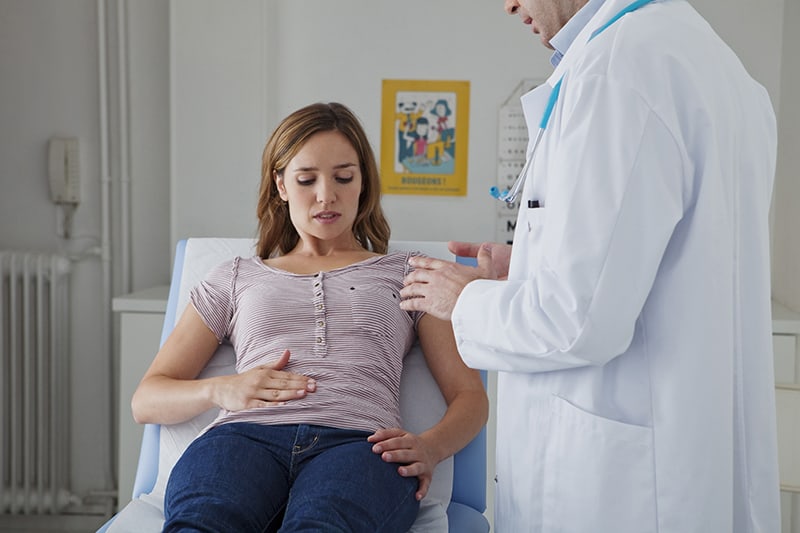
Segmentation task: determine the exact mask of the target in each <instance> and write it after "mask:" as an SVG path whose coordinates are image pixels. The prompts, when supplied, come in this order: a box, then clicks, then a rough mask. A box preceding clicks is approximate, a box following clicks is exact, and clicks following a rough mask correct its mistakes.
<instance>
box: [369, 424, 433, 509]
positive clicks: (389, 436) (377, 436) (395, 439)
mask: <svg viewBox="0 0 800 533" xmlns="http://www.w3.org/2000/svg"><path fill="white" fill-rule="evenodd" d="M367 441H368V442H371V443H373V446H372V451H373V452H374V453H377V454H380V456H381V459H383V460H384V461H385V462H387V463H400V466H399V467H397V473H398V474H400V475H401V476H403V477H412V476H416V477H417V479H419V486H418V488H417V492H416V495H415V497H416V498H417V501H419V500H421V499H422V498H424V497H425V495H426V494H427V493H428V489H429V488H430V486H431V480H432V479H433V469H434V468H436V465H437V464H439V459H437V458H436V457H435V453H434V451H433V449H432V448H431V447H430V446H429V445H428V444H427V442H426V441H425V439H424V438H422V437H420V436H419V435H416V434H414V433H410V432H408V431H406V430H404V429H401V428H389V429H379V430H378V431H376V432H375V433H373V434H372V435H370V436H369V437H367Z"/></svg>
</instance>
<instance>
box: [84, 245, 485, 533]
mask: <svg viewBox="0 0 800 533" xmlns="http://www.w3.org/2000/svg"><path fill="white" fill-rule="evenodd" d="M389 247H390V250H411V251H419V252H422V253H425V254H427V255H430V256H432V257H438V258H443V259H450V260H452V259H454V257H453V255H452V254H451V253H450V252H449V251H448V250H447V244H446V243H444V242H425V241H420V242H412V241H393V242H391V243H390V245H389ZM254 253H255V241H254V240H253V239H243V238H240V239H236V238H190V239H186V240H182V241H180V242H179V243H178V245H177V248H176V252H175V260H174V266H173V273H172V281H171V284H170V290H169V299H168V300H167V310H166V315H165V318H164V326H163V330H162V334H161V343H162V344H163V343H164V341H165V340H166V338H167V336H168V335H169V333H170V332H171V331H172V328H173V327H174V325H175V323H176V322H177V319H178V318H179V317H180V314H181V313H182V311H183V309H185V307H186V305H187V303H188V301H189V290H190V289H191V288H192V287H193V286H194V285H195V284H197V283H198V282H199V281H200V280H201V279H202V278H203V277H204V276H205V274H206V273H207V272H208V271H209V270H210V269H211V268H213V267H214V266H216V265H218V264H220V263H221V262H223V261H225V260H226V259H231V258H233V257H235V256H237V255H239V256H242V257H249V256H252V255H254ZM457 260H458V261H460V262H463V263H469V262H471V261H473V260H471V259H468V258H457ZM473 264H474V263H473ZM142 355H143V356H148V355H150V354H142ZM234 358H235V355H234V353H233V349H232V347H231V346H230V345H229V344H227V343H224V344H222V345H220V347H219V348H218V349H217V351H216V353H215V354H214V355H213V357H212V358H211V360H210V361H209V363H208V365H207V366H206V368H205V369H204V370H203V371H202V372H201V374H200V376H201V377H206V376H215V375H221V374H230V373H232V372H233V362H234ZM483 379H484V385H485V383H486V374H485V373H483ZM400 391H401V394H400V396H401V397H400V408H401V415H402V417H403V425H404V427H405V428H406V429H408V430H410V431H413V432H417V433H418V432H421V431H424V430H425V429H427V428H428V427H430V426H432V425H433V424H435V423H436V422H437V421H438V420H439V419H440V418H441V416H442V415H443V414H444V411H445V409H446V404H445V402H444V399H443V398H442V395H441V393H440V392H439V389H438V387H437V385H436V382H435V381H434V379H433V377H432V376H431V374H430V372H429V370H428V367H427V364H426V363H425V359H424V355H423V354H422V351H421V349H420V348H419V344H418V343H416V344H415V345H414V347H412V349H411V351H410V352H409V353H408V355H407V356H406V358H405V362H404V365H403V374H402V378H401V385H400ZM215 415H216V410H215V409H212V410H210V411H207V412H206V413H203V414H201V415H198V416H197V417H195V418H193V419H191V420H189V421H187V422H183V423H181V424H175V425H156V424H146V425H145V428H144V436H143V438H142V447H141V450H140V455H139V463H138V465H137V470H136V477H135V480H134V487H133V496H132V500H131V501H130V502H129V503H128V504H127V505H126V506H125V507H124V508H123V509H122V510H120V512H119V513H117V514H116V515H115V516H113V517H112V518H111V519H110V520H108V521H107V522H106V523H105V524H104V525H103V526H102V527H101V528H100V529H99V530H98V533H106V532H108V533H115V532H129V533H151V532H152V533H156V532H158V531H161V528H162V525H163V521H164V489H165V487H166V483H167V479H168V477H169V473H170V471H171V469H172V466H173V465H174V464H175V462H176V461H177V459H178V457H179V456H180V455H181V453H182V452H183V450H184V449H185V448H186V446H188V445H189V443H190V442H191V441H192V439H194V438H195V437H196V436H197V435H198V434H199V432H200V431H201V430H202V429H203V428H204V427H205V426H206V425H207V424H208V423H209V422H210V421H211V420H212V419H213V418H214V416H215ZM485 510H486V428H483V429H482V430H481V432H480V433H479V434H478V436H477V437H475V439H474V440H473V441H472V442H471V443H470V444H469V445H468V446H467V447H465V448H464V449H463V450H461V451H460V452H459V453H458V454H456V455H455V456H454V457H451V458H449V459H447V460H445V461H442V462H441V463H440V464H439V465H438V466H437V467H436V470H435V472H434V478H433V483H432V485H431V487H430V490H429V491H428V494H427V496H426V497H425V498H424V499H423V500H422V502H421V505H420V512H419V515H418V517H417V521H416V522H415V523H414V526H413V528H412V529H411V530H410V531H412V532H414V533H422V532H426V533H427V532H430V533H434V532H436V533H443V532H449V533H473V532H474V533H479V532H480V533H486V532H488V531H489V522H488V521H487V519H486V517H485V516H484V515H483V512H484V511H485Z"/></svg>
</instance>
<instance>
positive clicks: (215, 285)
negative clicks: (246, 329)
mask: <svg viewBox="0 0 800 533" xmlns="http://www.w3.org/2000/svg"><path fill="white" fill-rule="evenodd" d="M239 261H240V258H239V257H237V258H235V259H234V260H233V261H225V262H224V263H222V264H220V265H218V266H216V267H214V268H213V269H211V270H210V271H209V273H208V274H207V275H206V277H205V278H204V279H203V281H201V282H200V283H199V284H197V285H196V286H195V287H194V288H192V290H191V292H190V293H189V298H190V300H191V302H192V305H193V306H194V308H195V310H197V313H198V314H199V315H200V318H202V319H203V322H205V324H206V326H208V328H209V329H210V330H211V331H212V332H213V333H214V336H216V337H217V340H218V341H219V342H222V341H223V340H225V339H226V338H227V337H229V336H230V333H231V332H230V327H231V320H232V318H233V312H234V308H235V298H234V283H235V280H236V274H237V272H238V270H239Z"/></svg>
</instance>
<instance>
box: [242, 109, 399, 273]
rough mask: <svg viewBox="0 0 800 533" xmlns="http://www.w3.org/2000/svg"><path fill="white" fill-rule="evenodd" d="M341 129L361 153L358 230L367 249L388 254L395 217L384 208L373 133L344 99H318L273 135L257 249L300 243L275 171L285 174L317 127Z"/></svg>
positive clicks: (272, 250) (264, 163)
mask: <svg viewBox="0 0 800 533" xmlns="http://www.w3.org/2000/svg"><path fill="white" fill-rule="evenodd" d="M332 130H335V131H338V132H340V133H341V134H342V135H344V136H345V137H346V138H347V139H348V140H349V141H350V144H351V145H352V146H353V148H354V149H355V151H356V154H358V160H359V163H360V165H361V176H362V180H361V182H362V190H361V195H360V196H359V199H358V214H357V215H356V219H355V222H354V223H353V235H354V236H355V238H356V240H357V241H358V243H359V244H360V245H361V246H363V247H364V248H365V249H367V250H371V251H373V252H376V253H379V254H385V253H386V250H387V248H388V244H389V235H390V229H389V223H388V222H386V218H385V217H384V214H383V209H382V208H381V203H380V201H381V198H380V197H381V186H380V177H379V174H378V165H377V163H376V162H375V154H374V153H373V152H372V148H371V147H370V144H369V140H368V139H367V135H366V133H365V132H364V128H363V127H362V126H361V123H360V122H359V120H358V118H356V116H355V115H354V114H353V112H352V111H350V109H348V108H347V107H345V106H344V105H342V104H339V103H336V102H331V103H328V104H323V103H318V104H312V105H309V106H306V107H303V108H301V109H298V110H297V111H295V112H294V113H292V114H291V115H289V116H288V117H286V118H285V119H283V121H281V123H280V124H279V125H278V127H277V128H276V129H275V131H274V132H273V133H272V135H271V136H270V138H269V140H268V141H267V145H266V146H265V147H264V153H263V156H262V160H261V189H260V191H259V195H258V209H257V216H258V244H257V245H256V253H257V254H258V255H259V256H260V257H261V258H262V259H267V258H268V257H271V256H273V255H275V254H276V253H277V252H279V253H280V254H286V253H288V252H290V251H291V250H293V249H294V247H295V246H296V245H297V242H298V240H299V239H300V236H299V235H298V234H297V231H296V230H295V228H294V225H293V224H292V221H291V219H290V218H289V207H288V205H287V204H286V202H284V201H283V200H282V199H281V197H280V195H279V194H278V187H277V185H276V184H275V179H274V176H275V175H278V176H281V175H283V172H284V170H285V169H286V166H287V165H288V164H289V161H291V160H292V158H294V156H295V155H296V154H297V152H299V151H300V149H301V148H302V147H303V145H304V144H305V143H306V141H308V139H309V138H310V137H311V136H312V135H314V134H315V133H319V132H323V131H332Z"/></svg>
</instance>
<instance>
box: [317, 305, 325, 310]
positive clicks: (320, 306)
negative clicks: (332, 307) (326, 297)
mask: <svg viewBox="0 0 800 533" xmlns="http://www.w3.org/2000/svg"><path fill="white" fill-rule="evenodd" d="M323 307H325V306H324V305H322V304H317V309H322V308H323Z"/></svg>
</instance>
